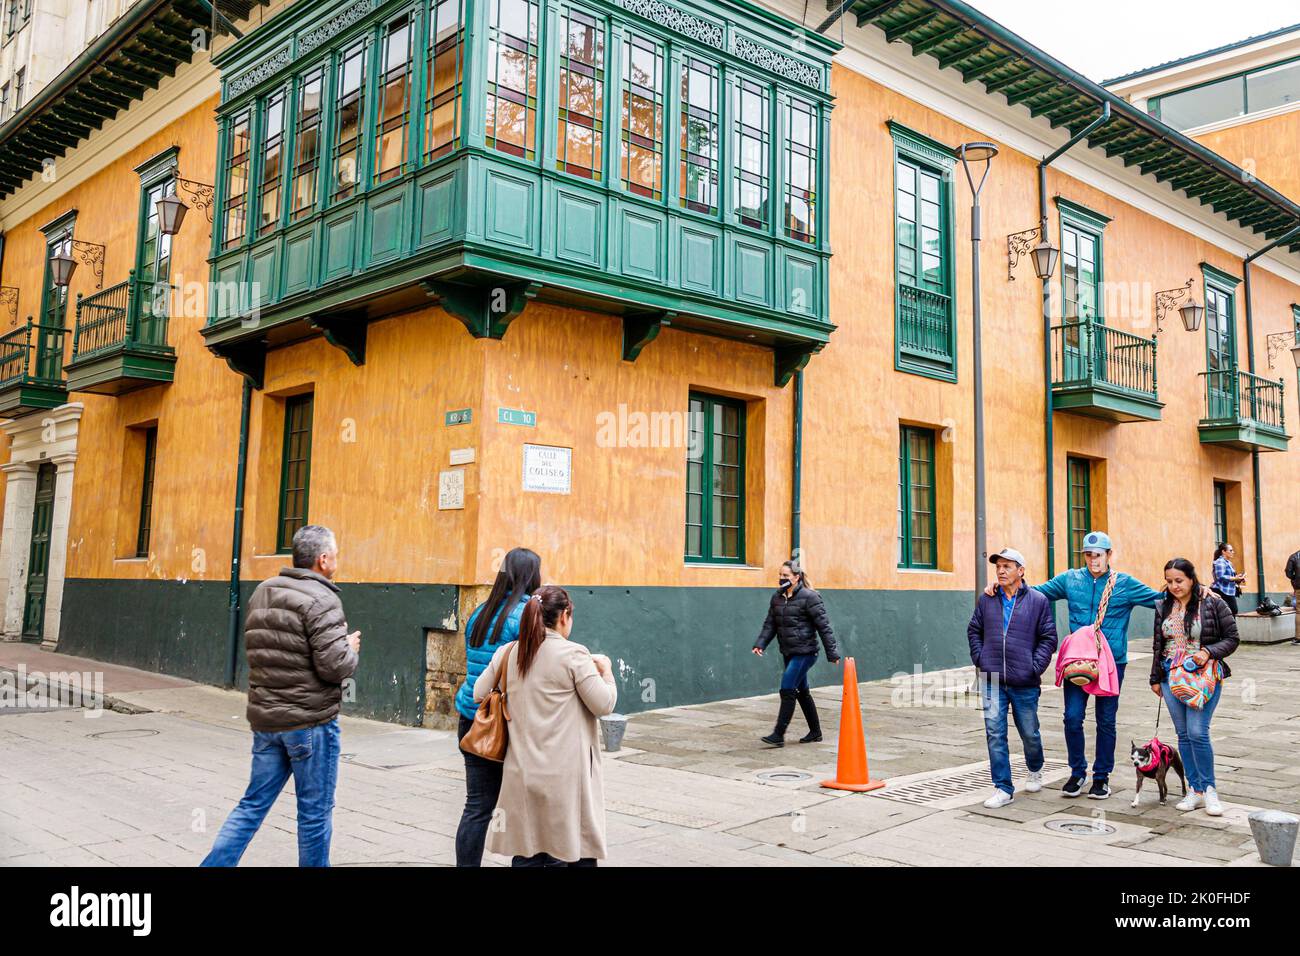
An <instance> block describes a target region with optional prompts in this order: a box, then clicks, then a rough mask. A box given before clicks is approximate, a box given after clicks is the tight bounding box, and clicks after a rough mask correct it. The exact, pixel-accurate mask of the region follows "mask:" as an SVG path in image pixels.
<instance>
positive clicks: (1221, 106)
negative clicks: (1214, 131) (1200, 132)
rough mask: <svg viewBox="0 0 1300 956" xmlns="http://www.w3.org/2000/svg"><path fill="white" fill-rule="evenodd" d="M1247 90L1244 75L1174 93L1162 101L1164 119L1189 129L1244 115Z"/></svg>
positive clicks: (1176, 126) (1177, 127) (1160, 107)
mask: <svg viewBox="0 0 1300 956" xmlns="http://www.w3.org/2000/svg"><path fill="white" fill-rule="evenodd" d="M1245 93H1246V86H1245V81H1244V78H1243V77H1240V76H1234V77H1229V78H1228V79H1225V80H1219V81H1217V82H1215V83H1208V84H1206V85H1205V86H1200V87H1197V88H1196V89H1194V90H1183V91H1182V92H1181V93H1171V94H1169V95H1168V96H1162V97H1160V99H1159V101H1158V103H1159V110H1160V119H1161V121H1162V122H1164V123H1167V124H1168V125H1170V126H1172V127H1173V128H1174V129H1177V130H1185V129H1191V128H1192V127H1194V126H1204V125H1205V124H1206V123H1216V122H1218V121H1220V120H1226V119H1231V118H1232V117H1234V116H1242V115H1243V114H1244V113H1245V112H1246V96H1245Z"/></svg>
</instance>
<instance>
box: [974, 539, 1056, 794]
mask: <svg viewBox="0 0 1300 956" xmlns="http://www.w3.org/2000/svg"><path fill="white" fill-rule="evenodd" d="M989 561H990V562H991V563H992V564H995V565H996V566H997V579H998V580H997V583H998V588H997V590H996V591H995V592H994V593H993V594H987V593H985V594H980V595H977V596H976V601H975V613H974V614H973V615H972V616H971V619H970V625H969V626H968V627H967V628H966V640H967V642H968V643H969V644H970V659H971V663H972V664H974V665H975V670H976V671H977V676H978V679H979V685H980V702H981V704H982V705H983V707H984V734H985V736H986V737H987V739H988V745H989V771H990V773H991V775H992V777H993V786H994V787H995V788H996V790H995V791H994V793H993V796H991V797H989V798H988V799H987V800H985V801H984V806H986V807H988V808H989V809H990V810H997V809H1000V808H1001V807H1005V806H1006V805H1007V804H1008V803H1010V802H1011V801H1012V799H1013V798H1014V796H1015V788H1014V787H1013V786H1012V783H1011V755H1010V751H1009V750H1008V749H1007V710H1008V709H1010V711H1011V715H1012V717H1013V718H1014V719H1015V722H1016V730H1017V732H1018V733H1019V734H1020V741H1021V743H1022V744H1023V745H1024V748H1025V765H1026V766H1027V767H1028V768H1029V777H1028V779H1026V780H1025V790H1026V791H1027V792H1029V793H1037V792H1038V791H1039V790H1042V789H1043V740H1042V736H1041V735H1040V734H1039V729H1038V697H1039V694H1040V693H1041V688H1040V686H1039V685H1040V683H1041V675H1042V673H1043V671H1045V670H1046V669H1047V665H1048V664H1050V663H1051V661H1052V655H1053V654H1054V653H1055V652H1056V620H1055V619H1054V617H1053V616H1052V603H1051V602H1050V601H1048V600H1047V598H1045V597H1043V595H1041V594H1039V593H1038V592H1037V591H1035V590H1033V589H1032V588H1030V587H1029V586H1028V585H1027V584H1026V583H1025V558H1024V555H1022V554H1021V553H1020V552H1019V551H1017V550H1015V549H1014V548H1003V549H1002V550H1001V551H1000V552H998V553H997V554H995V555H992V556H990V557H989Z"/></svg>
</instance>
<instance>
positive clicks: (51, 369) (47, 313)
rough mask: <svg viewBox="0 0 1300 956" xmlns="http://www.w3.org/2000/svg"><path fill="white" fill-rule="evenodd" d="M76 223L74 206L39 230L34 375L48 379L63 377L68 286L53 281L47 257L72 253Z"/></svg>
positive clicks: (52, 273)
mask: <svg viewBox="0 0 1300 956" xmlns="http://www.w3.org/2000/svg"><path fill="white" fill-rule="evenodd" d="M75 226H76V212H75V210H74V211H73V212H70V213H67V214H65V215H63V216H61V217H60V218H59V219H56V220H55V221H54V222H52V223H50V224H49V225H47V226H45V227H43V228H42V230H41V232H43V233H44V234H45V271H44V275H43V278H42V280H41V310H40V321H39V323H38V324H39V326H40V328H39V329H38V332H37V336H36V369H35V376H36V378H39V379H44V380H45V381H49V382H62V381H63V341H64V338H65V335H64V332H65V331H66V330H67V327H68V287H67V286H59V285H55V283H54V269H53V267H52V266H51V265H50V259H51V258H52V257H54V256H56V255H59V256H70V255H72V233H73V230H74V228H75Z"/></svg>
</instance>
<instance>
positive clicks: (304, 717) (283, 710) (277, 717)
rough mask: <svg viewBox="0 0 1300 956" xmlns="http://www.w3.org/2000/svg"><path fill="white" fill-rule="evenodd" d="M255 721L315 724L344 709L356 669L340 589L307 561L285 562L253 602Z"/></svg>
mask: <svg viewBox="0 0 1300 956" xmlns="http://www.w3.org/2000/svg"><path fill="white" fill-rule="evenodd" d="M244 648H245V651H246V653H247V655H248V722H249V724H251V725H252V728H253V729H254V730H260V731H268V732H282V731H286V730H300V729H302V728H304V727H315V726H316V725H317V724H323V723H326V722H327V721H330V720H333V719H334V718H335V717H337V716H338V712H339V704H340V703H341V701H342V699H343V687H342V684H343V681H345V680H347V678H349V677H351V676H352V673H353V672H354V671H355V670H356V669H357V655H356V653H355V652H354V651H353V650H352V648H351V646H350V645H349V644H348V623H347V620H346V619H345V618H344V616H343V602H342V601H340V600H339V588H338V585H336V584H335V583H334V582H333V581H331V580H329V578H327V577H325V576H323V575H320V574H317V573H316V572H315V571H311V570H309V569H307V568H282V569H281V570H280V573H279V574H278V575H276V576H275V577H273V578H270V579H269V580H266V581H263V582H262V583H261V584H259V585H258V586H257V590H255V591H254V592H253V596H252V598H250V599H249V602H248V617H247V619H246V620H245V622H244Z"/></svg>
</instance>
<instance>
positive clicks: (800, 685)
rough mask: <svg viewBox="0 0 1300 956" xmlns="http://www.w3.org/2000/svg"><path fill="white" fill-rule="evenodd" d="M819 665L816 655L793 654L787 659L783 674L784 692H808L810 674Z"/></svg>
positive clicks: (782, 685) (782, 686)
mask: <svg viewBox="0 0 1300 956" xmlns="http://www.w3.org/2000/svg"><path fill="white" fill-rule="evenodd" d="M816 663H817V655H816V654H792V655H791V656H789V657H787V658H786V659H785V670H784V671H783V672H782V674H781V689H782V690H796V691H798V690H807V689H808V672H809V671H810V670H812V666H813V665H814V664H816Z"/></svg>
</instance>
